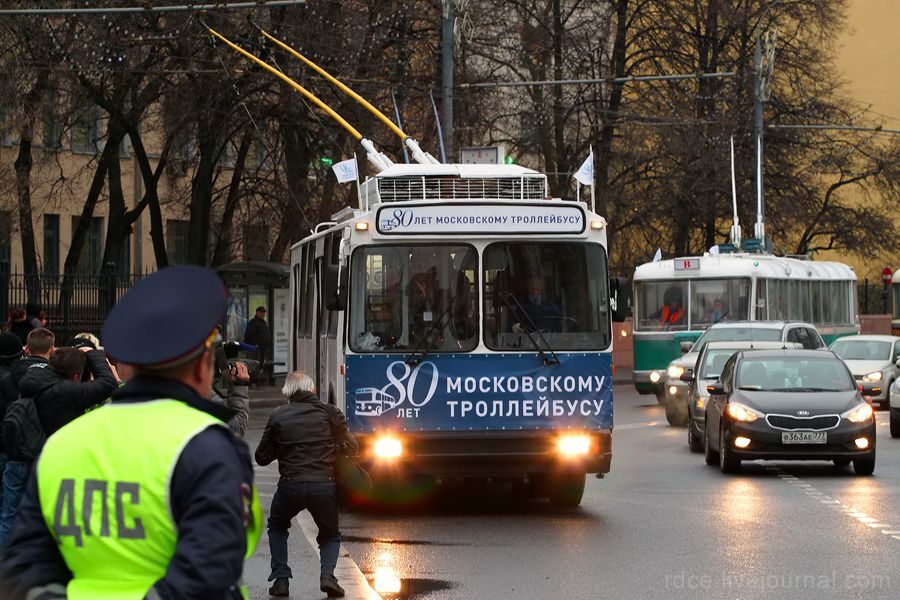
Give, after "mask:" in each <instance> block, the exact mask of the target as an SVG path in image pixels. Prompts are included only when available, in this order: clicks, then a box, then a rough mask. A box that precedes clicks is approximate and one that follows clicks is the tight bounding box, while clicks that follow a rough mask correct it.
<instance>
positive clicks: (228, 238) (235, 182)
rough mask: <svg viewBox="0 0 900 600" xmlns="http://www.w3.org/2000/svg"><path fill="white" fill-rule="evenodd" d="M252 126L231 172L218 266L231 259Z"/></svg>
mask: <svg viewBox="0 0 900 600" xmlns="http://www.w3.org/2000/svg"><path fill="white" fill-rule="evenodd" d="M253 131H254V129H253V128H252V127H248V128H247V130H246V131H245V132H244V135H243V137H241V144H240V146H239V147H238V151H237V156H236V157H235V159H234V171H232V173H231V183H230V185H229V186H228V197H227V198H226V199H225V209H224V210H223V211H222V221H221V224H220V225H219V239H218V240H216V249H215V251H214V252H213V259H212V266H213V267H218V266H221V265H223V264H225V263H226V262H228V261H229V260H231V243H232V231H231V229H232V226H233V221H234V213H235V211H236V210H237V206H238V200H239V199H240V185H241V177H242V176H243V175H244V166H245V164H246V162H247V154H248V153H249V152H250V141H251V140H252V139H253Z"/></svg>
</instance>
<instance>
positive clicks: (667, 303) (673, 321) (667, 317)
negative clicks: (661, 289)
mask: <svg viewBox="0 0 900 600" xmlns="http://www.w3.org/2000/svg"><path fill="white" fill-rule="evenodd" d="M684 317H685V311H684V306H683V303H682V300H681V290H680V289H679V288H678V287H676V286H671V287H669V288H668V289H666V292H665V293H664V294H663V305H662V306H661V307H660V308H659V310H658V311H657V312H655V313H654V314H652V315H650V318H651V319H659V325H660V329H668V328H669V327H672V326H675V327H678V326H682V325H684V324H685V322H684Z"/></svg>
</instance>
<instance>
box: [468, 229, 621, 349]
mask: <svg viewBox="0 0 900 600" xmlns="http://www.w3.org/2000/svg"><path fill="white" fill-rule="evenodd" d="M483 267H484V343H485V345H486V346H487V347H488V348H490V349H491V350H519V351H521V350H526V351H533V350H534V349H535V345H536V344H538V345H539V346H541V347H542V349H543V350H547V349H552V350H554V351H557V352H559V351H567V350H602V349H604V348H607V347H609V344H610V338H611V333H610V331H611V330H610V312H609V291H608V279H607V270H606V252H605V250H604V249H603V246H601V245H599V244H593V243H584V242H567V243H557V242H544V243H523V242H499V243H494V244H491V245H489V246H488V247H487V248H485V250H484V258H483ZM547 346H549V348H547Z"/></svg>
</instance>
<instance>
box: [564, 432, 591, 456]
mask: <svg viewBox="0 0 900 600" xmlns="http://www.w3.org/2000/svg"><path fill="white" fill-rule="evenodd" d="M556 448H557V450H559V453H560V454H562V455H563V456H581V455H584V454H587V453H588V451H589V450H590V449H591V438H589V437H588V436H586V435H564V436H562V437H561V438H559V441H557V442H556Z"/></svg>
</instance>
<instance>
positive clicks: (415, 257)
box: [409, 250, 444, 344]
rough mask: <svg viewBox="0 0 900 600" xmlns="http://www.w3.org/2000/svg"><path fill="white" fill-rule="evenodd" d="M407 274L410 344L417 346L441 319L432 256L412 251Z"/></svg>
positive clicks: (434, 265)
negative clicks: (408, 276)
mask: <svg viewBox="0 0 900 600" xmlns="http://www.w3.org/2000/svg"><path fill="white" fill-rule="evenodd" d="M409 273H410V278H409V314H410V331H409V333H410V343H412V344H417V343H418V342H420V341H421V340H422V338H423V337H424V336H425V334H426V333H428V331H429V330H430V329H431V327H432V326H433V325H434V323H435V321H437V320H438V319H439V318H440V317H441V313H442V312H443V310H444V309H443V307H442V306H441V304H442V303H441V298H440V294H439V293H438V277H437V263H436V260H435V257H434V255H433V254H431V253H427V252H424V251H422V250H413V252H412V256H410V260H409ZM436 329H437V328H436ZM437 333H438V334H440V333H441V332H439V331H438V332H437Z"/></svg>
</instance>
